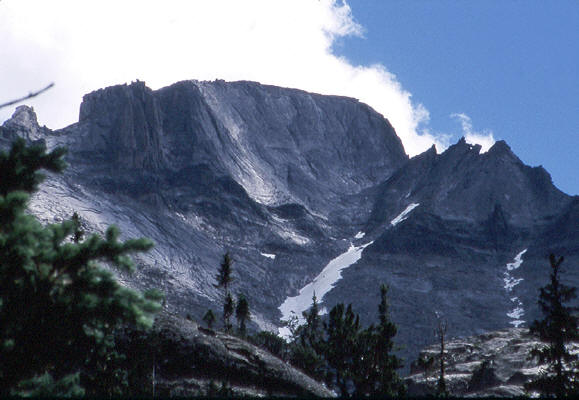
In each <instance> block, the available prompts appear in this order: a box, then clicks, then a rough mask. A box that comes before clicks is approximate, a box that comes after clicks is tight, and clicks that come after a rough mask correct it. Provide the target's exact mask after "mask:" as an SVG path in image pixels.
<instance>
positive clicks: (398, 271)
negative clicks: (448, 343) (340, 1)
mask: <svg viewBox="0 0 579 400" xmlns="http://www.w3.org/2000/svg"><path fill="white" fill-rule="evenodd" d="M16 136H23V137H25V138H27V139H28V140H30V141H36V140H40V141H43V142H44V143H46V144H47V146H48V147H49V148H50V147H54V146H66V147H68V149H69V154H68V156H67V157H68V158H67V160H68V162H69V164H70V167H69V169H68V170H67V171H66V172H65V174H64V175H62V176H54V177H51V178H50V179H49V180H48V181H47V182H46V183H45V184H44V185H43V186H42V188H41V190H40V192H39V193H38V194H37V195H36V196H35V198H34V199H33V201H32V203H31V210H32V212H34V213H35V214H37V215H38V216H39V217H40V218H41V219H42V220H44V221H46V222H51V221H53V220H54V219H55V218H56V219H61V218H66V217H69V216H70V215H71V214H72V213H73V212H74V211H76V212H78V213H79V215H80V216H81V218H82V220H83V223H84V224H85V228H86V229H87V230H96V231H103V230H104V229H105V228H106V227H107V226H108V225H110V224H117V225H120V227H121V230H122V232H123V234H124V236H125V237H135V236H146V237H150V238H152V239H153V240H154V241H155V242H156V246H155V248H154V250H152V251H151V252H150V253H148V254H146V255H144V256H141V257H140V258H139V263H140V264H141V268H140V269H139V272H138V273H136V274H135V275H132V276H121V277H120V278H121V279H122V280H123V281H124V282H125V283H127V284H128V285H132V286H135V287H138V288H141V287H157V288H159V289H161V290H163V291H164V292H165V293H166V294H167V300H168V307H169V308H170V309H171V310H172V311H173V312H177V313H181V314H183V315H184V314H191V315H193V317H194V318H196V319H198V320H199V319H200V318H201V316H202V315H203V313H204V312H205V311H206V310H207V308H209V307H211V308H213V309H214V310H217V309H219V308H220V307H221V305H220V304H221V303H220V298H221V297H220V293H219V292H218V290H217V289H215V288H214V286H213V283H214V275H215V272H216V270H217V267H218V265H219V262H220V258H221V257H222V255H223V253H224V252H225V251H230V252H231V254H232V256H233V259H234V261H235V263H234V276H235V283H234V287H233V291H234V292H235V293H237V292H240V293H245V294H246V295H247V296H248V298H249V300H250V304H251V307H252V311H253V317H254V323H256V324H257V325H258V326H259V327H260V328H261V329H272V330H274V329H277V327H278V326H279V318H280V317H281V316H282V315H283V314H282V312H281V311H280V309H279V307H280V305H282V304H300V302H301V303H302V306H303V299H300V297H299V293H300V290H302V289H304V290H302V293H306V292H307V290H306V287H307V286H308V285H313V286H310V289H311V288H312V287H313V288H314V289H316V290H317V291H316V293H318V294H319V293H321V290H322V289H323V290H325V292H327V294H326V295H325V296H324V297H323V299H322V301H323V306H324V307H326V308H328V309H329V308H330V307H332V306H333V305H334V304H336V303H337V302H346V303H350V302H351V303H353V304H354V309H355V311H356V312H359V313H360V314H361V317H362V320H363V321H364V322H366V323H370V322H375V319H376V314H377V305H378V302H379V286H380V283H386V284H388V285H390V288H391V290H390V301H391V310H392V315H393V318H394V320H395V322H396V323H397V324H398V325H399V335H398V336H397V342H398V343H399V344H401V345H403V346H404V350H402V351H401V355H402V356H403V357H405V358H407V359H408V360H412V359H414V358H415V357H416V355H417V354H418V351H419V349H420V348H422V347H423V346H424V345H427V344H429V343H432V342H434V340H435V338H434V336H433V335H432V331H433V328H434V327H435V326H436V320H437V318H440V317H442V318H445V319H446V320H448V323H449V332H448V335H449V337H453V336H465V335H473V334H479V333H483V332H485V331H490V330H496V329H502V328H505V327H509V326H525V325H526V324H527V323H528V322H529V321H531V320H532V319H534V318H536V317H538V310H537V307H536V299H537V295H538V288H539V287H540V286H543V285H544V283H545V282H546V279H547V277H548V272H549V271H548V267H547V263H546V256H547V255H548V254H549V252H552V251H553V252H556V253H558V254H561V255H564V256H566V258H567V261H566V262H565V264H566V269H565V271H564V274H565V279H566V280H567V282H568V284H571V285H575V286H577V285H578V284H579V273H578V271H577V268H576V265H577V262H579V247H578V246H579V245H578V243H579V230H578V226H579V223H578V222H579V202H578V200H577V197H570V196H567V195H565V194H564V193H562V192H560V191H559V190H558V189H557V188H555V187H554V186H553V184H552V183H551V179H550V176H549V175H548V173H547V172H546V171H545V170H544V169H542V168H541V167H538V168H531V167H528V166H526V165H524V164H523V163H522V162H521V160H519V159H518V158H517V157H516V155H515V154H513V152H512V151H511V149H510V148H509V147H508V145H507V144H506V143H504V142H497V143H496V144H495V145H494V146H493V147H492V148H491V149H490V150H489V151H488V152H486V153H483V154H481V153H480V147H478V146H470V145H468V144H467V143H466V142H465V141H464V140H461V141H459V142H458V143H457V144H455V145H454V146H451V147H450V148H449V149H447V150H446V151H445V152H444V153H442V154H437V153H436V151H435V150H434V149H430V150H428V151H426V152H425V153H423V154H421V155H418V156H416V157H414V158H412V159H409V158H408V157H407V156H406V154H405V153H404V149H403V147H402V144H401V142H400V139H399V138H398V137H397V136H396V133H395V132H394V129H393V128H392V127H391V125H390V124H389V123H388V121H387V120H386V119H384V118H383V117H382V116H381V115H380V114H378V113H376V112H375V111H373V110H372V109H371V108H370V107H368V106H366V105H364V104H362V103H360V102H358V101H356V100H354V99H350V98H344V97H336V96H321V95H317V94H311V93H306V92H303V91H299V90H293V89H283V88H279V87H274V86H266V85H260V84H258V83H254V82H231V83H227V82H223V81H215V82H198V81H184V82H179V83H176V84H174V85H172V86H169V87H166V88H163V89H160V90H157V91H153V90H151V89H149V88H147V87H146V86H145V84H144V83H143V82H136V83H133V84H131V85H120V86H114V87H110V88H106V89H101V90H98V91H96V92H93V93H90V94H87V95H86V96H85V97H84V99H83V103H82V106H81V110H80V117H79V122H78V123H76V124H73V125H71V126H69V127H67V128H64V129H62V130H59V131H54V132H53V131H50V130H49V129H47V128H40V127H39V126H38V123H37V121H36V116H35V115H34V112H33V110H31V109H30V108H27V107H19V108H18V110H17V112H16V113H15V115H14V117H13V118H12V119H11V120H9V121H7V122H5V123H4V125H3V126H2V127H0V144H1V145H2V146H6V145H8V143H9V142H10V141H11V140H13V139H14V137H16ZM322 271H325V272H323V273H322ZM338 271H339V272H338ZM326 272H328V274H326ZM340 274H341V279H339V276H340ZM329 276H335V277H338V280H335V279H334V280H333V281H328V277H329ZM325 292H324V293H325ZM293 297H295V299H294V300H293V303H292V302H291V301H290V302H288V301H287V300H288V298H293ZM310 298H311V296H310ZM306 300H309V299H306ZM305 305H306V306H307V304H305ZM281 310H282V311H284V310H285V309H284V308H283V307H282V309H281ZM296 313H297V314H298V315H299V314H300V313H299V310H296ZM437 315H438V317H437ZM407 364H409V363H408V362H407Z"/></svg>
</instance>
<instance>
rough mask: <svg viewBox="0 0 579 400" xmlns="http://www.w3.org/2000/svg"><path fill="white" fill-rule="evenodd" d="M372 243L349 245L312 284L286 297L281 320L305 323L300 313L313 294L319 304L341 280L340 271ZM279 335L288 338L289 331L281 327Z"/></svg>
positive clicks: (307, 307)
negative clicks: (293, 319) (294, 320)
mask: <svg viewBox="0 0 579 400" xmlns="http://www.w3.org/2000/svg"><path fill="white" fill-rule="evenodd" d="M372 243H373V242H369V243H366V244H364V245H361V246H357V247H355V246H354V245H352V244H350V248H349V249H348V250H347V251H346V252H344V253H342V254H340V255H339V256H338V257H336V258H334V259H333V260H331V261H330V262H329V263H328V265H326V267H325V268H324V269H323V270H322V272H320V274H319V275H318V276H316V277H315V278H314V280H313V281H312V282H310V283H308V284H307V285H306V286H304V287H303V288H302V289H301V290H300V293H299V294H298V295H297V296H294V297H288V298H287V299H286V300H285V301H284V302H283V304H282V305H281V306H279V310H280V311H281V314H282V320H284V321H288V320H289V319H290V318H291V317H292V316H294V315H295V316H296V317H297V322H298V324H299V325H302V324H303V323H305V320H304V318H303V316H302V312H304V311H306V310H308V309H309V308H310V307H311V306H312V297H313V295H314V293H315V294H316V297H317V298H318V300H319V301H320V303H321V302H322V300H323V298H324V296H325V295H326V293H328V292H329V291H330V290H332V288H333V287H334V286H335V284H336V282H338V281H339V280H340V279H341V278H342V270H343V269H345V268H348V267H349V266H350V265H352V264H354V263H356V262H357V261H358V260H359V259H360V258H361V257H362V251H363V250H364V249H365V248H366V247H368V246H369V245H371V244H372ZM279 335H280V336H282V337H284V338H288V337H289V335H290V331H289V329H288V328H286V327H282V328H280V329H279Z"/></svg>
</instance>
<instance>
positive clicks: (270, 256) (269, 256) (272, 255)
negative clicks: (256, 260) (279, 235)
mask: <svg viewBox="0 0 579 400" xmlns="http://www.w3.org/2000/svg"><path fill="white" fill-rule="evenodd" d="M261 255H262V256H264V257H267V258H271V259H272V260H275V254H267V253H261Z"/></svg>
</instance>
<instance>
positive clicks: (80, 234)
mask: <svg viewBox="0 0 579 400" xmlns="http://www.w3.org/2000/svg"><path fill="white" fill-rule="evenodd" d="M71 220H72V223H73V224H74V233H73V236H72V241H73V242H74V243H78V242H80V241H81V240H82V239H83V238H84V231H83V230H82V225H81V222H80V217H79V215H78V213H77V212H76V211H75V212H74V213H73V214H72V218H71Z"/></svg>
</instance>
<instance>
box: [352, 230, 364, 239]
mask: <svg viewBox="0 0 579 400" xmlns="http://www.w3.org/2000/svg"><path fill="white" fill-rule="evenodd" d="M364 236H366V233H365V232H362V231H360V232H358V233H356V236H354V239H362V238H363V237H364Z"/></svg>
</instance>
